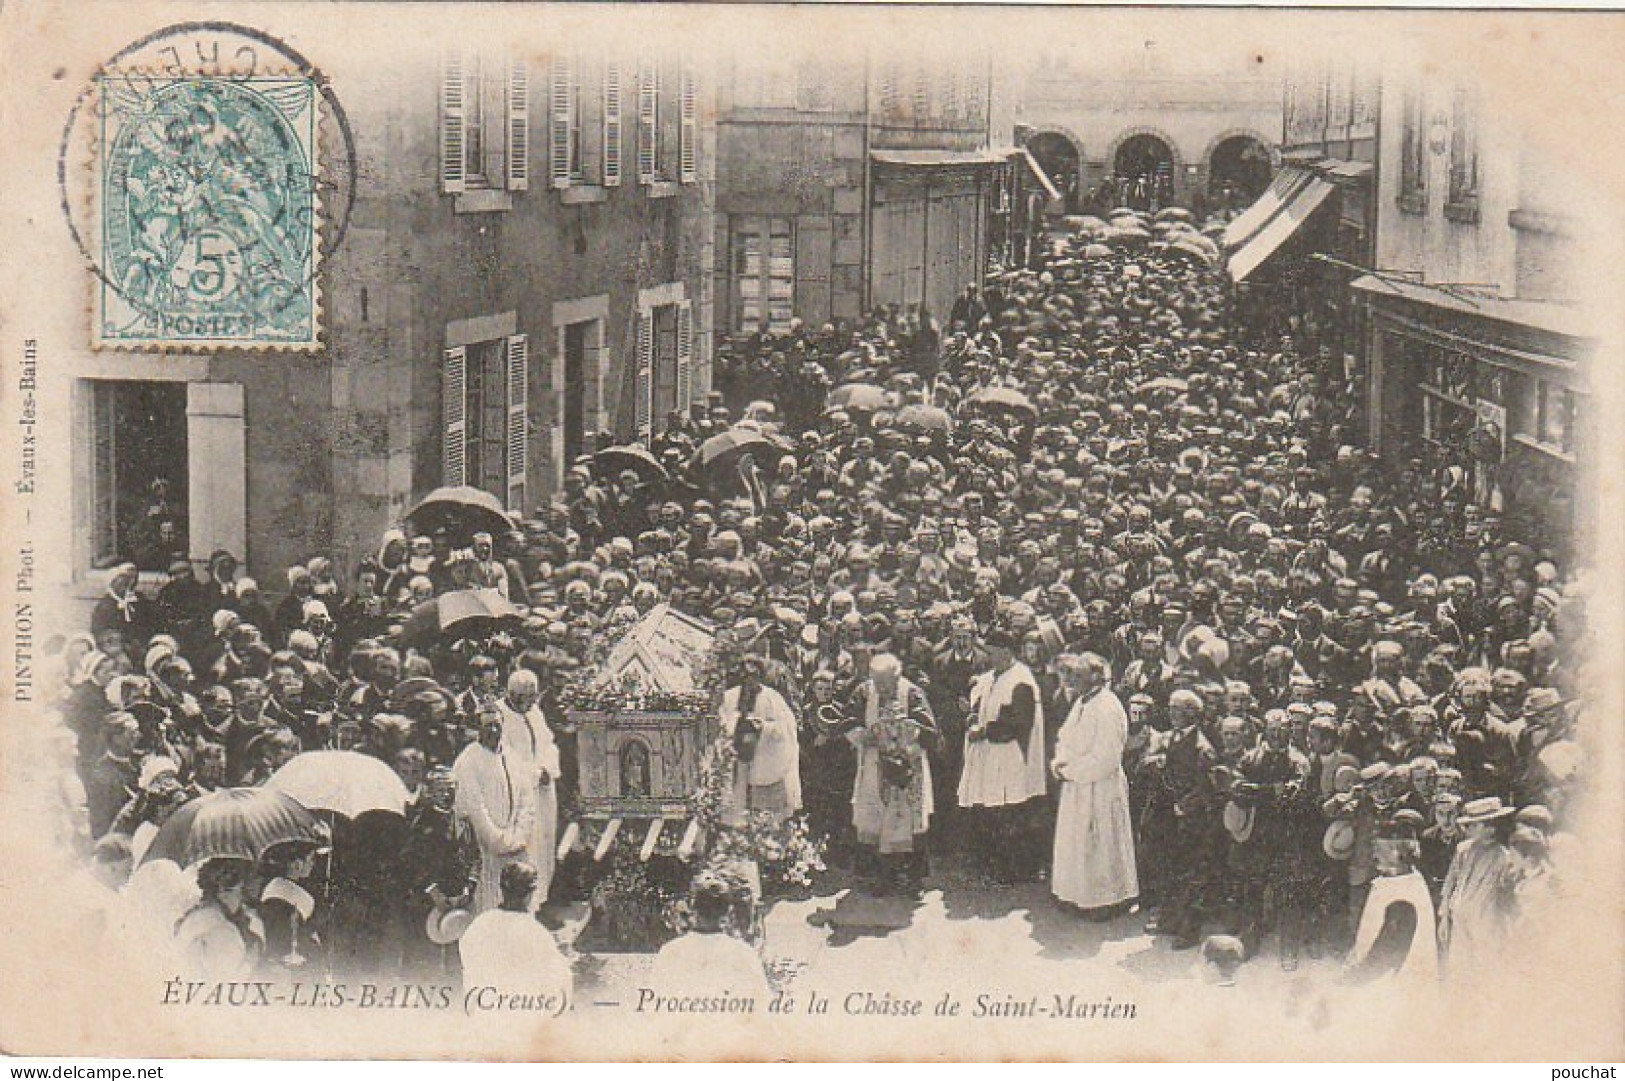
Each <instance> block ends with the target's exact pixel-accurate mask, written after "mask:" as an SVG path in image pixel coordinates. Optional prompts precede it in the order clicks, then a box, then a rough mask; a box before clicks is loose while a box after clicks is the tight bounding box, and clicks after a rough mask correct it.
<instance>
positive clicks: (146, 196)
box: [95, 72, 321, 349]
mask: <svg viewBox="0 0 1625 1081" xmlns="http://www.w3.org/2000/svg"><path fill="white" fill-rule="evenodd" d="M97 89H98V91H99V93H100V95H101V103H102V108H101V109H100V121H99V122H100V128H101V130H100V133H99V136H100V137H99V139H98V152H97V155H96V161H95V165H96V168H97V169H98V176H97V192H98V196H99V198H98V201H97V213H96V218H95V221H96V226H97V228H98V230H99V234H100V236H99V245H98V248H99V252H98V262H99V264H100V266H101V267H102V275H101V277H100V279H99V280H98V282H97V289H96V292H97V299H98V304H97V318H96V324H95V325H96V343H97V344H98V345H100V346H104V347H115V348H116V347H133V348H162V347H183V348H192V349H210V348H225V347H239V348H240V347H250V348H252V347H284V348H311V347H315V346H317V345H318V344H319V341H320V330H321V326H320V317H321V308H320V297H319V295H318V276H317V270H318V263H319V260H320V258H321V243H320V237H319V228H320V213H319V211H320V206H319V200H320V191H319V188H320V184H319V183H318V182H317V178H318V176H319V173H320V163H319V141H318V95H317V87H316V85H315V81H314V79H312V78H311V77H309V76H306V75H302V74H287V75H282V74H275V75H272V74H264V75H254V76H251V77H247V78H244V77H242V76H237V75H234V76H231V77H223V76H210V75H182V76H179V77H168V76H163V77H158V76H152V75H149V74H145V73H136V74H131V73H122V72H108V73H104V74H103V75H102V76H101V77H100V78H99V80H98V88H97Z"/></svg>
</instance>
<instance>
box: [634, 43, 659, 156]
mask: <svg viewBox="0 0 1625 1081" xmlns="http://www.w3.org/2000/svg"><path fill="white" fill-rule="evenodd" d="M660 168H661V160H660V68H659V65H657V64H656V63H655V62H654V61H652V60H646V61H644V62H643V63H642V64H641V65H640V67H639V71H638V180H639V181H640V182H641V183H643V184H653V183H654V182H655V181H657V180H659V179H661V177H660Z"/></svg>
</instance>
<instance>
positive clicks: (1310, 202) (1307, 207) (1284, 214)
mask: <svg viewBox="0 0 1625 1081" xmlns="http://www.w3.org/2000/svg"><path fill="white" fill-rule="evenodd" d="M1336 190H1337V188H1336V187H1335V186H1334V185H1332V184H1330V183H1328V182H1327V181H1324V180H1321V179H1319V178H1318V177H1312V178H1310V180H1309V182H1308V183H1307V184H1305V185H1303V186H1302V187H1300V188H1298V190H1297V191H1296V192H1295V193H1294V194H1293V195H1292V198H1291V199H1289V200H1288V201H1287V204H1286V205H1285V206H1283V207H1282V208H1281V209H1280V210H1278V211H1276V213H1275V216H1274V217H1273V218H1271V219H1270V220H1269V221H1268V222H1266V223H1265V225H1264V227H1263V228H1262V229H1260V230H1258V232H1256V233H1254V234H1253V237H1252V239H1251V240H1249V241H1247V242H1246V244H1244V245H1242V247H1241V248H1240V249H1239V250H1238V251H1235V252H1232V253H1231V255H1230V277H1231V279H1232V280H1233V281H1237V282H1243V281H1246V280H1247V275H1249V274H1251V273H1252V272H1253V271H1255V270H1257V269H1258V268H1259V267H1261V266H1263V265H1264V260H1266V259H1268V258H1269V257H1270V256H1271V255H1274V254H1275V253H1276V252H1277V251H1278V250H1280V247H1281V245H1283V244H1285V243H1286V242H1287V241H1288V240H1290V239H1292V237H1293V235H1295V234H1296V233H1297V231H1298V230H1299V229H1301V228H1303V225H1304V223H1305V222H1307V221H1308V220H1309V218H1310V216H1311V215H1313V214H1314V212H1315V211H1317V210H1319V209H1320V207H1321V204H1323V203H1325V202H1326V200H1327V199H1328V198H1330V197H1331V194H1332V192H1334V191H1336Z"/></svg>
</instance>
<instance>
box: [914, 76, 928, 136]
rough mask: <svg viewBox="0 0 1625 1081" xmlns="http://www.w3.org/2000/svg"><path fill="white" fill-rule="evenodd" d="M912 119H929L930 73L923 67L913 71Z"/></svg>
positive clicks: (917, 120) (918, 120)
mask: <svg viewBox="0 0 1625 1081" xmlns="http://www.w3.org/2000/svg"><path fill="white" fill-rule="evenodd" d="M914 119H915V121H916V122H920V121H926V120H930V119H931V73H930V72H928V71H926V70H925V69H924V68H923V67H922V68H918V69H916V70H915V72H914Z"/></svg>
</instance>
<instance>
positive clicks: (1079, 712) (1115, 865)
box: [1050, 653, 1140, 915]
mask: <svg viewBox="0 0 1625 1081" xmlns="http://www.w3.org/2000/svg"><path fill="white" fill-rule="evenodd" d="M1056 666H1057V668H1058V669H1059V670H1060V675H1061V684H1062V686H1063V687H1064V688H1065V690H1066V694H1067V696H1068V698H1070V699H1071V701H1072V708H1071V710H1070V711H1069V712H1068V713H1067V717H1066V722H1065V723H1064V724H1063V725H1062V726H1061V731H1060V732H1059V733H1058V734H1057V736H1056V741H1055V758H1054V760H1053V761H1052V762H1051V764H1050V768H1051V769H1052V770H1053V771H1054V773H1055V776H1056V778H1057V779H1059V780H1060V782H1061V803H1060V809H1059V811H1058V813H1057V815H1056V819H1055V865H1054V869H1053V871H1052V873H1051V876H1050V889H1051V890H1052V891H1053V892H1054V894H1055V896H1056V897H1057V898H1059V899H1060V900H1061V901H1064V902H1066V903H1067V904H1069V905H1073V906H1075V907H1077V908H1080V909H1084V910H1086V911H1091V912H1092V913H1099V914H1101V915H1105V914H1109V913H1111V912H1112V910H1113V909H1115V908H1116V907H1117V906H1120V905H1122V904H1123V903H1124V902H1126V901H1130V900H1132V899H1133V898H1134V897H1135V896H1137V895H1138V894H1139V892H1140V883H1139V878H1138V875H1137V873H1136V869H1135V865H1134V827H1133V825H1132V824H1131V822H1130V820H1129V803H1128V777H1127V776H1126V775H1125V774H1124V773H1123V747H1124V745H1125V744H1126V743H1127V742H1128V713H1127V711H1125V710H1124V709H1123V703H1122V702H1120V701H1118V698H1117V695H1115V694H1113V693H1112V691H1111V669H1110V667H1109V666H1108V665H1107V664H1106V661H1105V660H1104V659H1103V658H1101V657H1099V656H1097V655H1095V654H1093V653H1084V654H1066V655H1064V656H1062V657H1060V658H1059V659H1058V660H1057V662H1056Z"/></svg>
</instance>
